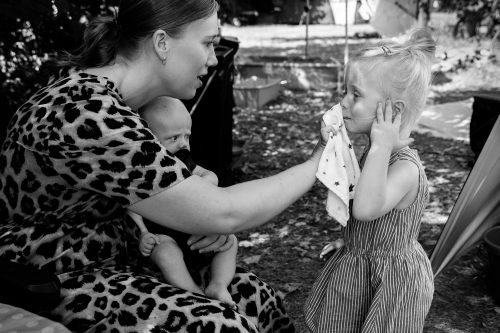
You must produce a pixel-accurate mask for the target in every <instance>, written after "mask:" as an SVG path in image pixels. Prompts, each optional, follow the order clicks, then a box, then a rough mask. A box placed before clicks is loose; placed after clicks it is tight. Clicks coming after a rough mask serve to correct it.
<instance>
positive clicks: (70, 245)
mask: <svg viewBox="0 0 500 333" xmlns="http://www.w3.org/2000/svg"><path fill="white" fill-rule="evenodd" d="M190 175H191V174H190V172H189V171H188V170H187V168H186V167H185V165H184V164H183V163H182V162H180V161H179V160H178V159H177V158H176V157H174V156H173V155H171V154H170V153H168V152H167V151H166V150H165V149H164V148H163V147H162V145H161V144H160V143H159V142H158V141H157V139H156V138H155V136H154V135H153V134H152V132H151V131H150V130H149V129H148V128H147V124H146V123H145V121H144V120H143V119H142V118H140V117H139V116H138V114H137V113H136V112H135V111H133V110H132V109H130V108H129V107H128V106H126V105H125V104H124V102H123V99H122V97H121V95H120V93H119V92H118V90H117V88H116V87H115V85H114V84H113V82H111V81H109V80H107V79H106V78H104V77H98V76H94V75H89V74H85V73H81V72H76V73H71V74H68V75H67V76H65V77H63V78H60V79H58V80H57V81H55V82H53V83H52V84H50V85H48V86H47V87H46V88H44V89H42V90H40V91H39V92H37V93H36V94H35V95H34V96H33V97H32V98H31V99H30V100H29V101H28V102H26V103H25V104H23V105H22V106H21V107H20V108H19V110H18V111H17V112H16V113H15V115H14V116H13V118H12V120H11V122H10V124H9V129H8V133H7V137H6V140H5V142H4V143H3V145H2V150H1V153H0V257H2V258H5V259H9V260H12V261H16V262H19V263H23V264H26V265H32V266H35V267H39V268H43V269H46V270H50V271H52V272H54V273H55V274H57V276H58V277H59V279H60V281H61V283H62V291H61V302H60V304H59V305H58V306H57V307H56V308H55V309H53V310H52V311H51V319H53V320H56V321H58V322H61V323H62V324H64V325H65V326H66V327H67V328H69V329H70V330H72V331H74V332H87V331H88V332H293V331H294V327H293V324H292V322H291V321H290V318H289V317H288V316H287V314H286V312H285V310H284V307H283V303H282V301H281V299H280V298H279V296H278V295H277V294H276V293H275V291H274V290H273V289H272V288H270V287H269V286H268V285H267V284H266V283H264V282H263V281H261V280H259V278H258V277H256V276H255V275H254V274H252V273H249V272H247V271H245V270H243V269H241V268H238V269H237V273H236V275H235V277H234V279H233V281H232V283H231V285H230V287H229V289H230V292H231V293H232V295H233V299H234V300H235V302H236V303H237V305H238V310H237V311H234V310H232V309H230V308H228V307H227V306H225V305H224V304H222V303H221V302H219V301H215V300H212V299H208V298H206V297H204V296H202V295H198V294H193V293H190V292H187V291H185V290H182V289H179V288H176V287H173V286H171V285H169V284H167V283H165V282H163V281H162V278H161V274H160V272H159V271H157V270H156V269H154V268H153V267H152V266H151V265H148V264H145V263H144V262H143V261H141V259H140V257H139V256H138V255H137V253H135V254H132V253H131V252H130V249H132V248H135V249H137V246H136V244H133V245H130V243H131V242H130V240H131V239H134V237H135V235H136V233H137V230H132V229H131V228H132V226H131V225H129V224H128V223H127V222H126V220H125V216H126V214H125V211H126V208H127V207H128V206H130V205H131V204H133V203H135V202H137V201H139V200H142V199H144V198H147V197H149V196H152V195H154V194H156V193H159V192H161V191H164V190H168V189H169V188H170V187H171V186H174V185H175V184H178V183H179V182H181V181H183V180H184V179H185V178H187V177H189V176H190ZM132 225H133V224H132ZM132 236H134V237H132Z"/></svg>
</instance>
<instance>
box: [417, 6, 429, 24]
mask: <svg viewBox="0 0 500 333" xmlns="http://www.w3.org/2000/svg"><path fill="white" fill-rule="evenodd" d="M429 19H430V1H429V0H420V1H418V27H419V28H427V26H428V24H429Z"/></svg>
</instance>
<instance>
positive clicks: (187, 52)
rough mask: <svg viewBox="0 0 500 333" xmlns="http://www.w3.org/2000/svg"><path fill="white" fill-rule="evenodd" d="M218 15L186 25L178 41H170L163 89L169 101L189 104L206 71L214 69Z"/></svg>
mask: <svg viewBox="0 0 500 333" xmlns="http://www.w3.org/2000/svg"><path fill="white" fill-rule="evenodd" d="M218 35H219V29H218V23H217V13H214V14H213V15H212V16H210V17H208V18H204V19H200V20H197V21H194V22H191V23H189V24H188V25H187V26H186V28H185V31H184V33H183V34H182V36H181V37H179V38H171V39H170V41H169V43H170V45H169V51H168V53H167V60H166V65H165V66H166V73H167V75H168V77H167V78H166V79H165V80H166V82H165V85H166V87H168V90H169V91H168V95H169V96H171V97H175V98H179V99H185V100H189V99H191V98H193V97H194V95H195V93H196V89H198V88H200V87H201V86H202V81H201V78H202V77H203V76H205V75H207V73H208V68H209V67H211V66H215V65H217V57H216V56H215V51H214V41H215V40H216V39H217V38H218V37H219V36H218Z"/></svg>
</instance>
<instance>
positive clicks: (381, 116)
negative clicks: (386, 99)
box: [377, 102, 384, 123]
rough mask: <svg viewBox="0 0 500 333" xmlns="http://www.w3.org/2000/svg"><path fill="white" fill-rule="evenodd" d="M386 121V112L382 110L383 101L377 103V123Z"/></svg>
mask: <svg viewBox="0 0 500 333" xmlns="http://www.w3.org/2000/svg"><path fill="white" fill-rule="evenodd" d="M383 121H384V113H383V112H382V103H380V102H379V103H378V104H377V123H381V122H383Z"/></svg>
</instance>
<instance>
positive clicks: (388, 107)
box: [385, 99, 392, 121]
mask: <svg viewBox="0 0 500 333" xmlns="http://www.w3.org/2000/svg"><path fill="white" fill-rule="evenodd" d="M390 120H392V101H391V100H390V99H388V100H387V101H385V121H390Z"/></svg>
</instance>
